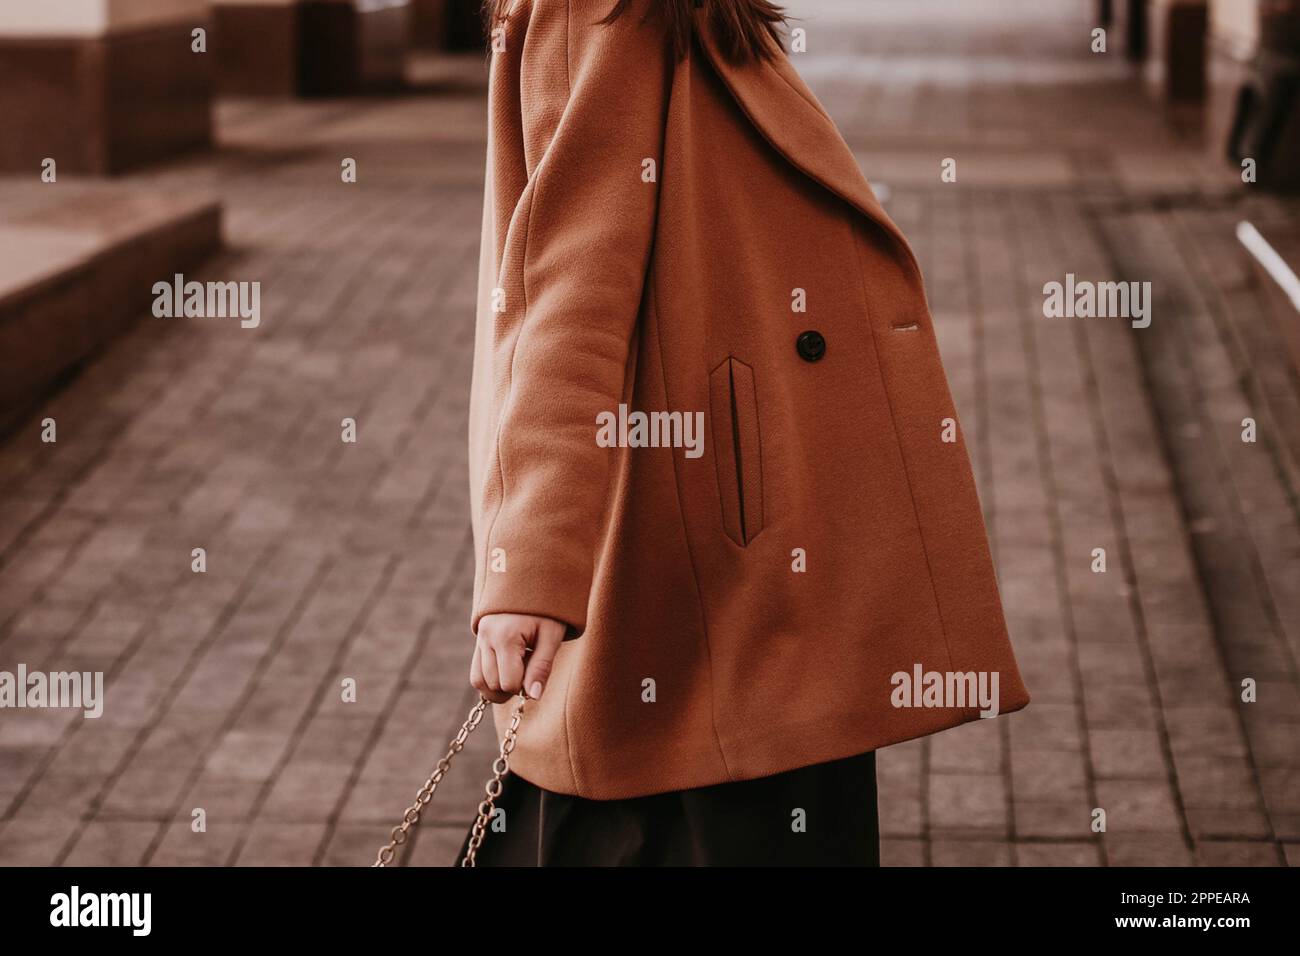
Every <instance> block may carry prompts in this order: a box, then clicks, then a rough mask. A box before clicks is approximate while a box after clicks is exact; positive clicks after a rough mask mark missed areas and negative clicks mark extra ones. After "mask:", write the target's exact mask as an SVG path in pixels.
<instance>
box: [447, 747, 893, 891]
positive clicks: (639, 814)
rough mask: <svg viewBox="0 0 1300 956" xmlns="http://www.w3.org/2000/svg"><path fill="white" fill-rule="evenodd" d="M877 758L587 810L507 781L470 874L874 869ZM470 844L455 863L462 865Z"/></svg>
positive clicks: (595, 804)
mask: <svg viewBox="0 0 1300 956" xmlns="http://www.w3.org/2000/svg"><path fill="white" fill-rule="evenodd" d="M875 758H876V755H875V754H874V753H866V754H862V755H860V756H857V757H848V758H846V759H844V760H834V761H831V762H829V763H822V764H815V765H813V766H811V767H801V768H799V769H798V770H791V771H788V772H786V773H779V774H775V775H773V776H770V777H760V778H758V779H756V780H740V781H736V782H733V783H720V784H716V785H714V786H711V787H699V788H697V789H694V790H674V791H672V792H670V793H660V794H654V795H653V796H648V797H633V798H630V799H625V800H588V799H586V798H584V797H573V796H568V795H566V794H561V793H552V792H551V791H549V790H543V789H542V788H541V787H538V786H536V785H535V784H532V783H529V782H528V781H527V780H525V779H523V778H522V777H519V776H516V775H514V774H507V775H506V777H505V778H504V780H503V781H502V791H501V796H500V797H499V798H498V799H497V806H499V807H502V808H504V809H505V816H504V821H505V830H504V831H503V832H497V831H496V830H494V829H493V828H492V827H491V826H489V827H488V831H487V833H486V834H485V836H484V838H483V845H482V846H481V847H480V848H479V851H478V856H477V860H476V862H477V864H478V865H479V866H879V865H880V834H879V822H878V818H877V814H876V759H875ZM468 844H469V834H468V833H467V834H466V835H465V840H464V842H463V843H462V845H461V850H460V856H459V857H457V862H459V861H460V860H462V859H464V857H465V850H466V848H467V846H468Z"/></svg>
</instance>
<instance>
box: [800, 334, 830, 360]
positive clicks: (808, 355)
mask: <svg viewBox="0 0 1300 956" xmlns="http://www.w3.org/2000/svg"><path fill="white" fill-rule="evenodd" d="M794 347H795V351H797V352H798V353H799V357H800V358H801V359H803V360H804V361H805V362H816V361H818V360H819V359H821V357H822V356H823V355H825V354H826V339H825V338H824V337H823V336H822V334H821V333H820V332H817V331H815V330H813V329H809V330H808V331H807V332H800V333H799V337H798V338H797V339H795V340H794Z"/></svg>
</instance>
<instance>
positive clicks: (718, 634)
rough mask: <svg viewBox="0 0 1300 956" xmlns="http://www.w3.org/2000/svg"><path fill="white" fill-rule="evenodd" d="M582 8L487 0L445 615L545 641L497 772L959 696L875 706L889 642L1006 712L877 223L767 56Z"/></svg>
mask: <svg viewBox="0 0 1300 956" xmlns="http://www.w3.org/2000/svg"><path fill="white" fill-rule="evenodd" d="M609 5H610V4H609V3H608V0H531V2H530V0H520V2H519V3H517V4H516V6H515V11H514V14H513V16H512V17H511V19H510V20H509V22H508V25H507V26H506V28H505V33H504V36H503V41H504V48H503V49H502V50H499V51H497V52H495V53H494V54H493V62H492V71H491V83H490V132H489V141H488V167H487V188H486V199H485V209H484V219H483V246H482V258H481V263H482V264H481V269H480V281H479V304H478V325H477V339H476V347H475V362H474V382H473V389H472V397H471V411H470V436H469V439H470V462H471V464H470V471H471V496H472V507H473V525H474V533H475V545H476V552H477V570H476V577H475V592H474V603H473V619H472V626H473V627H475V628H477V626H478V621H479V619H480V618H481V617H482V616H483V615H485V614H492V613H498V612H518V613H527V614H535V615H541V616H546V617H552V618H556V619H558V620H561V621H564V622H567V623H568V624H569V625H570V637H571V638H572V639H570V640H568V641H566V643H565V644H564V645H563V646H562V648H561V650H560V653H559V656H558V658H557V660H556V669H555V672H554V675H553V677H552V679H551V681H550V683H549V685H548V687H547V690H546V692H545V694H544V695H543V698H542V700H541V701H539V702H537V703H534V704H530V705H529V709H528V713H527V716H526V717H525V719H524V723H523V727H522V730H521V732H520V736H519V743H518V748H517V749H516V751H515V756H514V759H513V763H512V765H513V768H514V769H515V770H516V772H518V773H519V774H520V775H521V776H523V777H525V778H527V779H528V780H531V781H532V782H534V783H536V784H538V785H539V786H542V787H545V788H547V789H550V790H554V791H558V792H562V793H569V794H578V795H581V796H585V797H590V798H596V799H612V798H621V797H630V796H640V795H645V794H650V793H656V792H661V791H666V790H677V789H685V788H690V787H698V786H703V785H707V784H714V783H719V782H723V781H728V780H744V779H749V778H753V777H758V776H764V775H768V774H773V773H779V772H782V771H785V770H790V769H793V768H796V767H800V766H804V765H808V764H812V763H818V762H822V761H827V760H832V759H836V758H840V757H845V756H848V755H851V754H858V753H862V752H865V751H867V750H873V749H876V748H879V747H883V746H885V745H887V744H892V743H896V742H898V741H902V740H907V739H910V738H913V737H918V736H921V735H924V734H930V733H934V732H936V731H939V730H943V729H945V728H948V727H953V726H956V725H958V724H961V723H964V722H966V721H969V720H973V719H977V717H978V707H975V706H968V707H964V708H953V707H946V708H944V707H937V708H935V707H931V708H920V707H913V708H899V707H896V706H894V704H893V702H891V695H892V693H893V691H894V685H893V683H891V676H892V675H893V674H895V673H896V672H900V671H901V672H906V673H908V674H909V675H910V674H911V673H913V669H914V667H915V666H916V665H918V664H919V665H920V666H921V667H922V668H923V670H924V671H938V672H957V671H959V672H968V671H974V672H979V671H996V672H998V674H999V682H1000V709H1001V711H1002V712H1008V711H1013V710H1018V709H1019V708H1021V707H1023V706H1025V704H1026V703H1027V702H1028V700H1029V695H1028V693H1027V692H1026V690H1025V687H1024V685H1023V684H1022V683H1021V680H1020V676H1019V673H1018V671H1017V668H1016V662H1015V659H1014V657H1013V655H1012V651H1011V646H1010V644H1009V642H1008V639H1007V633H1006V626H1005V623H1004V620H1003V614H1002V609H1001V605H1000V603H999V598H998V590H997V583H996V581H995V578H994V573H993V568H992V563H991V561H990V557H989V552H988V546H987V540H986V536H985V531H984V524H983V518H982V515H981V512H980V507H979V502H978V500H977V498H976V492H975V485H974V482H973V479H972V475H971V469H970V464H969V460H968V457H967V451H966V446H965V444H964V443H963V441H962V439H961V435H960V432H959V431H958V432H957V439H956V441H955V442H954V441H944V440H943V435H944V430H945V419H955V411H954V408H953V402H952V398H951V396H950V394H949V390H948V385H947V381H946V379H945V377H944V372H943V368H942V365H941V364H940V360H939V351H938V348H937V345H936V342H935V337H934V331H933V327H932V323H931V319H930V315H929V311H928V308H927V305H926V299H925V293H924V290H923V287H922V282H921V276H920V273H919V270H918V268H917V265H916V261H915V259H914V257H913V255H912V253H911V251H910V249H909V247H908V245H907V243H906V241H905V240H904V239H903V237H902V235H901V234H900V233H899V231H898V229H897V227H896V226H895V225H894V224H893V223H892V222H891V221H890V219H889V217H888V216H887V215H886V214H885V212H884V210H883V209H882V208H881V206H880V204H879V203H878V202H877V200H876V198H875V196H874V195H873V194H872V191H871V189H870V187H869V186H868V185H867V182H866V180H865V179H864V178H863V176H862V174H861V173H860V172H859V170H858V167H857V164H856V162H855V160H854V158H853V156H852V154H851V153H850V151H849V149H848V147H847V146H846V145H845V143H844V141H843V140H842V138H841V137H840V135H839V133H838V132H837V131H836V129H835V126H834V125H833V123H832V122H831V120H830V118H829V117H828V116H827V114H826V113H825V111H824V110H823V109H822V107H821V106H820V104H818V102H817V100H816V99H815V98H814V97H813V95H812V93H811V92H810V91H809V90H808V88H807V87H806V86H805V85H804V83H803V82H802V80H800V78H799V76H798V75H797V73H796V72H795V70H794V69H793V67H792V66H791V64H790V62H789V61H788V59H786V58H785V57H784V56H781V57H779V58H778V59H777V60H776V61H774V62H768V63H759V64H754V65H748V66H744V67H737V66H733V65H730V64H728V63H727V62H726V61H725V60H724V58H723V57H722V56H721V55H720V53H719V52H718V49H717V46H716V43H715V39H714V38H713V37H711V36H709V35H708V33H707V29H706V28H705V25H704V23H703V20H702V19H701V20H700V22H699V23H698V24H697V28H698V29H697V33H698V34H699V35H698V44H697V46H696V47H695V48H694V49H693V50H692V51H691V52H690V54H689V55H688V56H687V57H686V59H684V60H681V61H678V60H676V59H675V58H674V57H673V56H672V54H671V52H670V49H669V45H668V42H667V39H666V31H665V28H664V25H663V24H662V22H661V21H660V19H659V16H658V14H657V13H655V12H654V10H653V4H652V2H651V0H636V2H634V4H633V6H632V9H631V11H630V12H629V13H628V14H626V15H625V16H624V17H622V18H621V19H619V20H618V21H616V22H615V23H614V24H613V25H610V26H602V25H597V24H596V22H595V21H597V20H599V19H600V18H601V17H602V16H603V15H604V14H605V13H606V12H607V10H608V7H609ZM647 14H648V18H647ZM651 163H653V165H651ZM796 290H803V295H804V296H806V311H802V312H800V311H795V305H796V302H797V300H796V296H797V295H798V293H797V292H796ZM807 331H816V332H818V333H820V335H821V339H822V342H823V343H824V349H823V354H822V355H821V357H820V358H819V359H818V358H816V356H817V352H818V349H817V348H816V344H817V343H816V341H810V339H809V337H804V338H802V339H801V338H800V337H801V335H802V334H803V333H805V332H807ZM800 342H802V345H800V344H799V343H800ZM620 403H626V404H627V405H628V406H629V408H630V409H631V410H634V411H635V410H642V411H646V412H653V411H660V412H681V413H684V414H691V413H694V412H703V413H704V433H705V434H704V445H703V449H704V451H703V455H702V456H700V457H696V458H692V457H689V456H688V455H687V454H686V449H683V448H671V447H636V448H629V447H615V448H610V447H601V446H600V445H598V443H597V440H596V435H597V416H598V415H599V414H600V413H602V412H617V409H618V406H619V404H620ZM692 417H693V415H692ZM948 430H949V432H951V431H952V430H953V429H952V428H951V427H950V428H949V429H948ZM800 555H802V556H804V557H803V559H802V562H801V559H800ZM801 563H802V564H803V565H804V566H805V567H806V569H805V570H796V568H798V567H799V566H800V565H801ZM650 681H652V682H653V684H652V685H651V684H648V683H647V682H650ZM647 687H649V688H651V689H652V691H653V694H651V692H650V690H647ZM651 696H652V697H653V700H648V699H647V698H649V697H651ZM511 706H512V705H503V706H499V707H497V708H496V719H497V726H498V730H500V729H501V727H502V726H503V720H504V718H505V717H506V715H507V714H508V711H509V708H510V707H511Z"/></svg>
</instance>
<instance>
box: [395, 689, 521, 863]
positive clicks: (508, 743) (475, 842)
mask: <svg viewBox="0 0 1300 956" xmlns="http://www.w3.org/2000/svg"><path fill="white" fill-rule="evenodd" d="M527 700H528V698H527V696H525V695H524V694H520V695H519V703H518V704H516V705H515V712H514V713H513V714H512V715H511V717H510V726H509V727H507V728H506V734H505V736H504V737H502V738H501V751H500V753H499V754H498V755H497V759H496V760H494V761H492V779H490V780H489V781H488V782H487V785H486V786H485V787H484V793H485V796H484V798H483V800H482V801H481V802H480V803H479V805H478V818H477V819H476V820H475V821H474V830H473V833H472V835H471V836H470V840H469V846H468V847H467V848H466V851H465V859H463V860H461V862H460V865H461V866H474V860H475V857H476V856H477V855H478V849H479V847H480V846H482V845H483V837H484V835H485V834H486V833H487V825H488V821H489V820H491V819H492V812H493V810H494V809H495V807H496V799H497V797H499V796H501V782H502V778H504V777H505V775H506V773H508V772H509V770H510V754H511V753H512V752H513V751H514V749H515V743H516V741H517V740H518V737H519V723H520V721H522V720H523V717H524V704H525V703H526V702H527ZM487 706H488V699H487V698H486V697H483V696H480V697H479V699H478V703H476V704H475V705H474V706H473V708H471V710H470V712H469V716H468V717H466V718H465V722H464V723H463V724H461V725H460V730H459V731H457V733H456V736H455V737H453V738H452V741H451V744H450V745H449V746H448V747H447V752H446V754H444V755H443V757H442V759H441V760H439V761H438V762H437V764H435V765H434V768H433V773H431V774H430V775H429V779H428V780H426V781H425V782H424V786H423V787H421V788H420V790H419V792H418V793H417V794H416V795H415V802H414V803H413V804H411V805H410V806H409V807H407V808H406V812H405V813H404V814H402V822H401V824H400V825H398V826H395V827H393V832H392V839H390V840H389V841H388V843H387V844H386V845H385V846H382V847H380V848H379V853H378V854H377V855H376V857H375V862H374V863H372V864H370V865H371V866H388V864H389V863H391V862H393V857H394V856H395V855H396V853H397V848H398V847H399V846H401V845H402V844H403V843H405V842H406V838H407V835H408V834H409V833H410V830H411V827H413V826H415V825H416V824H417V823H419V822H420V812H421V811H422V810H424V808H425V807H427V806H428V805H429V801H430V800H432V799H433V794H434V791H436V790H437V789H438V784H440V783H442V778H443V776H445V775H446V773H447V770H448V769H449V768H450V767H451V758H452V757H454V756H456V754H458V753H460V752H461V751H462V750H464V749H465V741H466V740H468V739H469V735H470V734H471V733H473V732H474V728H476V727H477V726H478V725H479V722H480V721H482V720H483V714H484V713H485V712H486V711H487Z"/></svg>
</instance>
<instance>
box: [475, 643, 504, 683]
mask: <svg viewBox="0 0 1300 956" xmlns="http://www.w3.org/2000/svg"><path fill="white" fill-rule="evenodd" d="M478 657H479V666H480V667H482V668H483V683H485V684H487V689H488V690H491V691H498V692H499V691H500V690H501V677H500V675H499V674H498V673H497V656H496V654H495V653H493V651H492V645H491V644H490V643H488V642H487V641H484V640H480V641H479V644H478Z"/></svg>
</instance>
